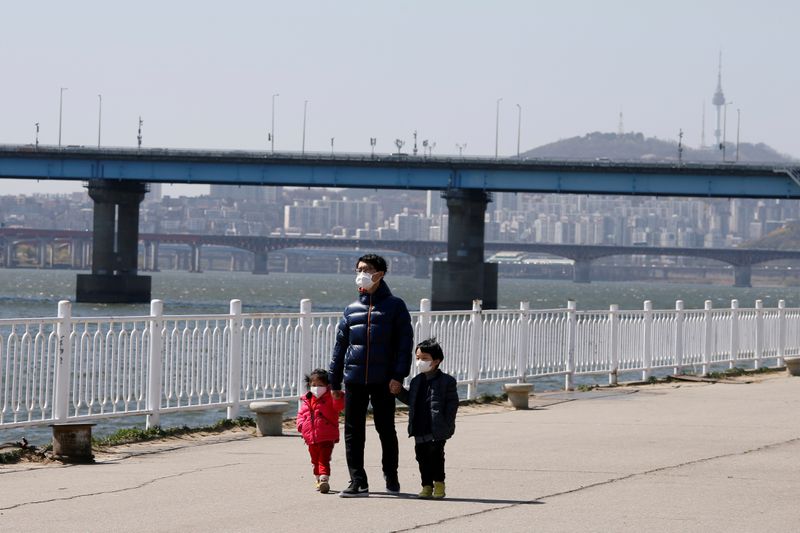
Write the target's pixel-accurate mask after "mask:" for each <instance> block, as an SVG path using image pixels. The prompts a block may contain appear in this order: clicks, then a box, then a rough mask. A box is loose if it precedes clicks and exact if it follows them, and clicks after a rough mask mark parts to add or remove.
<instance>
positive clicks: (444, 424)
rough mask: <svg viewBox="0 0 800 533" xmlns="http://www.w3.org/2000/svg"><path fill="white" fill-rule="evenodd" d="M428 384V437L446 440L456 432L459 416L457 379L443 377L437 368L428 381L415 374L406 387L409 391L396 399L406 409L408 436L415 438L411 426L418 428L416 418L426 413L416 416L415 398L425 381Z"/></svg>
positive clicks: (448, 375)
mask: <svg viewBox="0 0 800 533" xmlns="http://www.w3.org/2000/svg"><path fill="white" fill-rule="evenodd" d="M426 379H427V380H428V383H429V384H430V389H428V391H429V392H428V394H429V395H430V401H429V405H430V408H431V434H432V435H433V439H434V440H446V439H449V438H450V437H452V436H453V433H455V431H456V413H457V412H458V388H457V382H456V378H454V377H453V376H451V375H450V374H445V373H444V372H442V371H441V370H439V369H438V368H437V369H436V373H435V374H434V375H433V377H431V378H427V377H426V376H425V374H417V375H416V376H414V379H412V380H411V383H410V384H409V385H408V390H406V389H403V390H401V391H400V394H399V395H398V396H397V398H398V399H399V400H400V401H401V402H403V403H404V404H406V405H408V436H409V437H413V436H414V424H415V423H416V424H419V422H418V420H417V418H418V417H419V416H420V415H426V414H427V413H417V409H416V407H417V396H418V395H420V394H422V392H421V391H424V390H425V388H424V384H425V380H426Z"/></svg>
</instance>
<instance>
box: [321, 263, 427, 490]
mask: <svg viewBox="0 0 800 533" xmlns="http://www.w3.org/2000/svg"><path fill="white" fill-rule="evenodd" d="M385 275H386V261H385V260H384V259H383V258H382V257H381V256H379V255H375V254H367V255H364V256H362V257H360V258H359V259H358V261H357V262H356V286H357V287H358V293H359V294H358V300H357V301H355V302H353V303H352V304H350V305H348V306H347V308H345V310H344V313H343V315H342V318H341V319H340V320H339V324H338V326H337V329H336V344H335V345H334V347H333V356H332V358H331V364H330V382H331V389H332V391H333V395H334V397H335V398H336V397H341V395H342V390H341V389H342V382H343V381H344V385H345V393H344V396H345V407H344V442H345V453H346V456H347V467H348V469H349V470H350V485H349V486H348V487H347V488H346V489H344V490H343V491H342V492H340V493H339V496H341V497H344V498H348V497H355V496H369V484H368V482H367V473H366V472H365V470H364V441H365V438H366V423H367V407H368V405H369V403H370V402H372V414H373V418H374V420H375V429H376V430H377V431H378V436H379V437H380V441H381V449H382V452H383V458H382V466H383V476H384V479H385V481H386V490H387V491H389V492H392V493H397V492H400V483H399V481H398V479H397V463H398V447H397V432H396V431H395V428H394V409H395V397H394V395H393V394H392V393H393V392H397V391H399V390H400V388H401V386H402V382H403V380H404V379H405V377H406V376H408V373H409V370H410V368H411V351H412V349H413V346H414V329H413V327H412V326H411V315H409V313H408V309H407V308H406V304H405V302H403V300H401V299H400V298H397V297H396V296H392V293H391V291H390V290H389V287H388V285H386V282H385V281H384V280H383V277H384V276H385Z"/></svg>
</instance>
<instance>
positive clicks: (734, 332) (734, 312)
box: [728, 299, 739, 368]
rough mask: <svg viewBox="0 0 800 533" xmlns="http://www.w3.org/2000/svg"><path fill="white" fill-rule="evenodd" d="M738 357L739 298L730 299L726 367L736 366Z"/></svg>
mask: <svg viewBox="0 0 800 533" xmlns="http://www.w3.org/2000/svg"><path fill="white" fill-rule="evenodd" d="M738 357H739V300H736V299H734V300H731V362H730V364H729V365H728V368H733V367H735V366H736V359H737V358H738Z"/></svg>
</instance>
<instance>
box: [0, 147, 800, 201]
mask: <svg viewBox="0 0 800 533" xmlns="http://www.w3.org/2000/svg"><path fill="white" fill-rule="evenodd" d="M798 175H800V171H798V168H789V167H787V166H786V165H776V164H761V165H750V164H738V163H736V164H734V163H724V164H698V163H685V164H678V163H642V162H629V161H619V162H612V161H567V160H541V159H517V158H505V159H489V158H474V157H472V158H461V157H413V156H408V155H391V154H388V155H387V154H380V155H375V156H372V155H370V154H324V155H323V154H308V153H307V154H298V153H289V152H282V153H265V152H247V151H213V150H173V149H163V148H149V149H126V148H87V147H73V146H68V147H64V148H57V147H51V146H47V147H45V146H39V147H38V148H37V147H34V146H32V145H0V178H17V179H39V180H88V179H106V180H122V181H146V182H165V183H194V184H208V183H215V184H226V185H288V186H309V187H363V188H390V189H391V188H396V189H422V190H430V189H438V190H444V189H448V188H464V189H480V190H485V191H517V192H541V193H572V194H610V195H646V196H695V197H725V198H732V197H748V198H794V199H800V185H799V184H798V181H797V179H796V178H797V176H798Z"/></svg>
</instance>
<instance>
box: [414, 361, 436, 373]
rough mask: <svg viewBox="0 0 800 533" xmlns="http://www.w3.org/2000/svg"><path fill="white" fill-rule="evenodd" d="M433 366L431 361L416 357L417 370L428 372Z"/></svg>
mask: <svg viewBox="0 0 800 533" xmlns="http://www.w3.org/2000/svg"><path fill="white" fill-rule="evenodd" d="M432 366H433V361H425V360H424V359H417V372H428V371H430V369H431V367H432Z"/></svg>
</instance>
